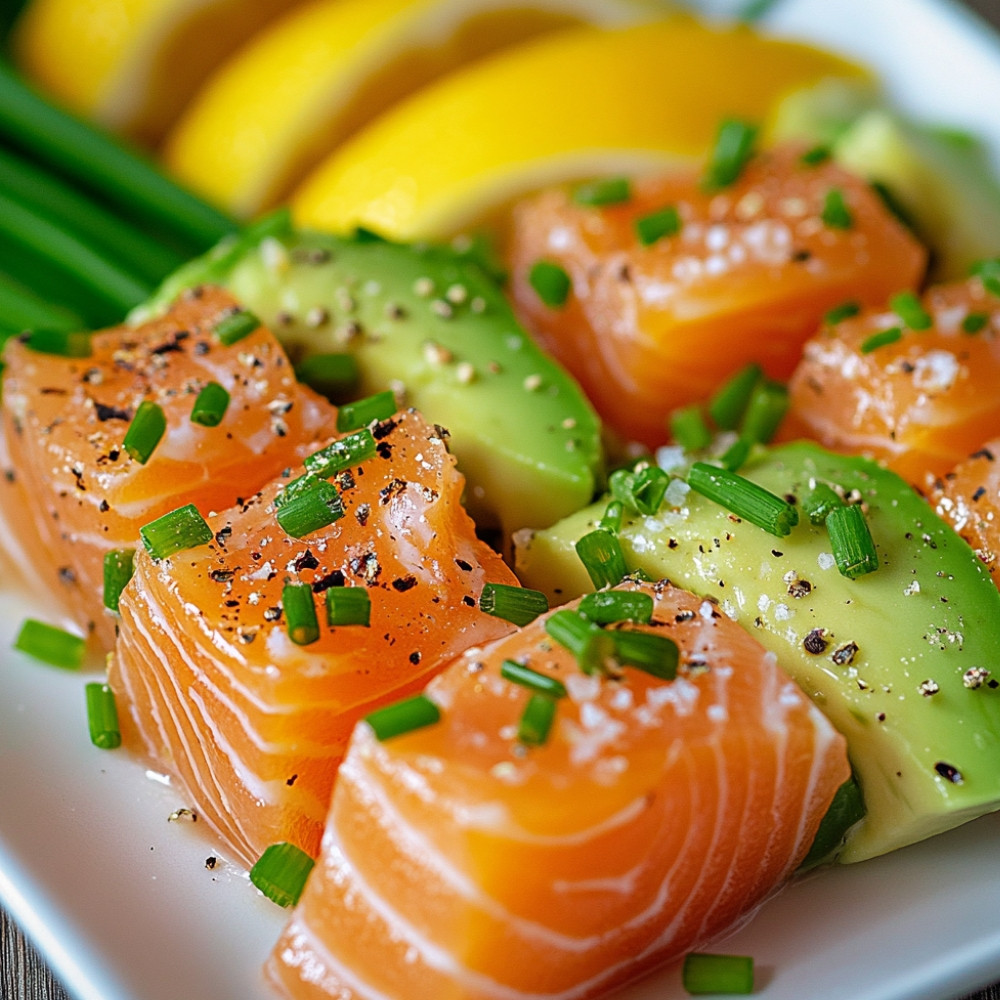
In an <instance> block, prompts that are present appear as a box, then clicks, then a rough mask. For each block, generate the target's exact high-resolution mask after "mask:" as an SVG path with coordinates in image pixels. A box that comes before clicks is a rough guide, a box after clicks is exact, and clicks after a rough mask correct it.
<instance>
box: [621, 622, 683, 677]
mask: <svg viewBox="0 0 1000 1000" xmlns="http://www.w3.org/2000/svg"><path fill="white" fill-rule="evenodd" d="M610 634H611V635H612V636H613V638H614V640H615V659H616V660H617V661H618V662H619V663H621V664H622V665H623V666H629V667H635V668H636V669H637V670H641V671H643V672H644V673H647V674H651V675H652V676H653V677H658V678H660V680H664V681H672V680H673V679H674V678H675V677H676V676H677V663H678V661H679V660H680V653H679V652H678V649H677V643H676V642H674V640H673V639H669V638H668V637H667V636H665V635H656V634H655V633H653V632H636V631H629V630H627V629H619V630H616V631H614V632H611V633H610Z"/></svg>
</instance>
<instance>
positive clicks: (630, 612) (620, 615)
mask: <svg viewBox="0 0 1000 1000" xmlns="http://www.w3.org/2000/svg"><path fill="white" fill-rule="evenodd" d="M577 611H578V613H579V614H581V615H583V617H584V618H586V619H587V620H588V621H592V622H594V623H595V624H597V625H611V624H613V623H614V622H641V623H642V624H644V625H645V624H647V623H648V622H650V621H651V620H652V618H653V598H652V597H650V596H649V594H646V593H644V592H643V591H641V590H599V591H597V592H596V593H594V594H587V596H586V597H585V598H583V600H582V601H580V604H579V606H578V607H577Z"/></svg>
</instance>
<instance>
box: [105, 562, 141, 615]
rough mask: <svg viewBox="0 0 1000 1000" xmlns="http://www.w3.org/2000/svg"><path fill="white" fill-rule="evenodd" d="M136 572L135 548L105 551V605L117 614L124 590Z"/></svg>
mask: <svg viewBox="0 0 1000 1000" xmlns="http://www.w3.org/2000/svg"><path fill="white" fill-rule="evenodd" d="M134 572H135V549H112V550H111V551H110V552H105V553H104V606H105V607H106V608H107V609H108V610H109V611H114V612H115V613H116V614H117V612H118V610H119V608H118V603H119V601H120V599H121V596H122V591H123V590H124V589H125V587H126V586H127V585H128V582H129V580H131V579H132V574H133V573H134Z"/></svg>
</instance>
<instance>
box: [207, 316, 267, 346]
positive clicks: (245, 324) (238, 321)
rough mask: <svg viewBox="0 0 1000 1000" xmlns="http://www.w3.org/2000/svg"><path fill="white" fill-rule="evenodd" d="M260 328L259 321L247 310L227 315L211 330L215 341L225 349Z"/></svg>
mask: <svg viewBox="0 0 1000 1000" xmlns="http://www.w3.org/2000/svg"><path fill="white" fill-rule="evenodd" d="M259 327H260V320H259V319H258V318H257V317H256V316H255V315H254V314H253V313H252V312H250V311H249V310H248V309H239V310H237V311H236V312H230V313H227V314H226V315H225V316H223V317H222V318H221V319H220V320H219V321H218V322H217V323H216V324H215V326H214V327H213V328H212V333H214V334H215V337H216V340H218V341H219V343H220V344H222V345H223V346H225V347H231V346H232V345H233V344H236V343H238V342H239V341H241V340H243V339H244V338H245V337H249V336H250V334H251V333H253V332H254V331H255V330H257V329H258V328H259Z"/></svg>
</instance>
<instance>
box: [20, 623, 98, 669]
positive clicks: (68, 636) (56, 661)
mask: <svg viewBox="0 0 1000 1000" xmlns="http://www.w3.org/2000/svg"><path fill="white" fill-rule="evenodd" d="M14 648H15V649H19V650H20V651H21V652H22V653H27V654H28V656H32V657H34V658H35V659H36V660H41V662H42V663H48V664H49V665H50V666H53V667H62V668H63V669H64V670H79V669H80V667H81V666H82V665H83V658H84V656H85V654H86V651H87V642H86V640H85V639H83V638H81V637H80V636H78V635H73V634H72V633H70V632H66V631H65V630H63V629H61V628H56V626H55V625H47V624H46V623H45V622H40V621H38V620H37V619H35V618H26V619H25V620H24V622H23V624H22V625H21V630H20V631H19V632H18V634H17V638H16V639H15V640H14Z"/></svg>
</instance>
